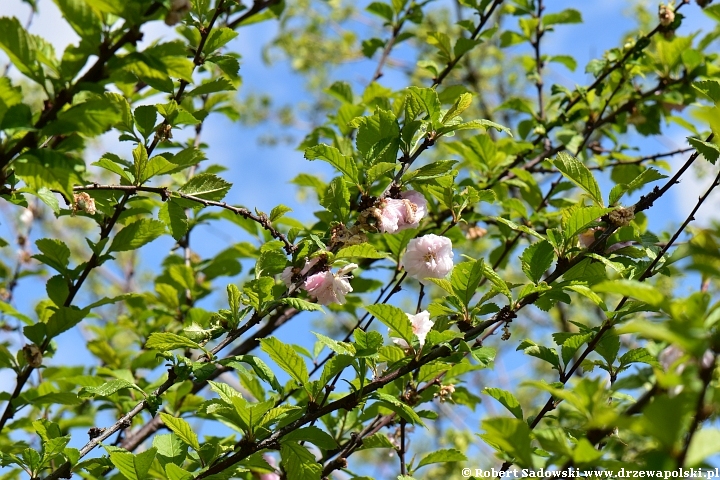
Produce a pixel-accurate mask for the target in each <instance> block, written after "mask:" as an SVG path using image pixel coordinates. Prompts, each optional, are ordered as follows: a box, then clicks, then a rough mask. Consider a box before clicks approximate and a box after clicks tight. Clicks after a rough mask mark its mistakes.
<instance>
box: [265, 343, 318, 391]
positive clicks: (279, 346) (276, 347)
mask: <svg viewBox="0 0 720 480" xmlns="http://www.w3.org/2000/svg"><path fill="white" fill-rule="evenodd" d="M260 349H261V350H262V351H263V352H265V353H267V354H268V355H269V356H270V358H271V359H272V360H273V361H274V362H275V363H277V364H278V366H279V367H280V368H282V369H283V370H284V371H285V372H286V373H287V374H288V375H290V377H292V378H293V380H295V381H296V382H298V383H299V384H301V385H305V384H306V383H307V382H308V381H309V380H310V376H309V375H308V371H307V366H306V365H305V361H304V360H303V359H302V357H300V355H298V353H297V352H296V351H295V349H294V348H292V347H291V346H290V345H287V344H285V343H283V342H281V341H280V340H278V339H277V338H275V337H268V338H261V339H260Z"/></svg>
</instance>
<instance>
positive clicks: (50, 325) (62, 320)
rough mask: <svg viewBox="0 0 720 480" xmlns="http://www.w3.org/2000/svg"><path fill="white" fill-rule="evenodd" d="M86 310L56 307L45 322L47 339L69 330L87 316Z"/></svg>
mask: <svg viewBox="0 0 720 480" xmlns="http://www.w3.org/2000/svg"><path fill="white" fill-rule="evenodd" d="M88 313H89V312H88V311H87V310H80V309H79V308H77V307H58V309H57V310H56V311H55V313H53V314H52V315H51V316H50V318H49V319H48V321H47V326H46V328H47V330H46V332H47V337H48V338H55V337H57V336H58V335H60V334H61V333H63V332H65V331H67V330H70V329H71V328H72V327H74V326H75V325H77V324H78V323H80V321H81V320H82V319H83V318H85V317H86V316H87V315H88Z"/></svg>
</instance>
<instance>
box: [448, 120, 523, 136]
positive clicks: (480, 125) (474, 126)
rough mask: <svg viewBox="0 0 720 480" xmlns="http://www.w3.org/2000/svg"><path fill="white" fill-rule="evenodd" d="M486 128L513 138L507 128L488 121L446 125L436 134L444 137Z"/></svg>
mask: <svg viewBox="0 0 720 480" xmlns="http://www.w3.org/2000/svg"><path fill="white" fill-rule="evenodd" d="M488 128H494V129H495V130H497V131H498V132H503V133H506V134H508V135H510V136H511V137H512V136H513V134H512V131H510V129H509V128H507V127H503V126H502V125H500V124H499V123H495V122H491V121H490V120H471V121H469V122H465V123H458V124H457V125H447V126H444V127H442V128H440V129H438V131H437V132H438V134H440V135H446V134H448V133H450V132H458V131H461V130H487V129H488Z"/></svg>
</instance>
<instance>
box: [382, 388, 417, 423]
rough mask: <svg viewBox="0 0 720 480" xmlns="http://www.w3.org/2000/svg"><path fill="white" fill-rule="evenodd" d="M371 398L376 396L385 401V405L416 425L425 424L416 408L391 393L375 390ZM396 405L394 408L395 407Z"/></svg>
mask: <svg viewBox="0 0 720 480" xmlns="http://www.w3.org/2000/svg"><path fill="white" fill-rule="evenodd" d="M370 398H375V399H377V400H379V401H381V402H383V403H385V405H386V406H387V407H388V408H390V409H392V410H393V411H394V412H395V413H397V414H398V415H400V416H401V417H403V418H404V419H405V420H407V421H408V422H410V423H412V424H414V425H421V426H423V427H424V426H425V424H424V423H423V421H422V420H421V419H420V417H419V416H418V414H417V413H415V410H413V409H412V407H410V406H409V405H407V404H405V403H403V402H402V401H400V400H399V399H397V398H396V397H394V396H392V395H389V394H387V393H382V392H375V393H372V394H370ZM393 407H394V408H393Z"/></svg>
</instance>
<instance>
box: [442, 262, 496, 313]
mask: <svg viewBox="0 0 720 480" xmlns="http://www.w3.org/2000/svg"><path fill="white" fill-rule="evenodd" d="M484 269H485V262H484V261H483V259H482V258H481V259H479V260H472V261H470V262H462V263H459V264H457V265H455V268H453V271H452V275H451V276H450V283H451V285H452V293H454V294H455V295H457V296H458V298H459V299H460V300H461V301H462V303H463V305H465V306H466V307H467V306H468V305H470V300H471V299H472V297H473V296H474V295H475V292H476V291H477V288H478V285H480V281H481V280H482V278H483V277H484V274H483V271H484ZM438 280H443V279H438ZM448 293H450V292H448Z"/></svg>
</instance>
